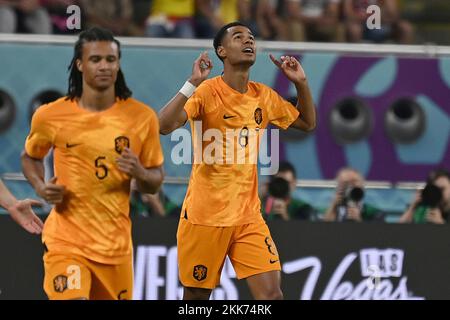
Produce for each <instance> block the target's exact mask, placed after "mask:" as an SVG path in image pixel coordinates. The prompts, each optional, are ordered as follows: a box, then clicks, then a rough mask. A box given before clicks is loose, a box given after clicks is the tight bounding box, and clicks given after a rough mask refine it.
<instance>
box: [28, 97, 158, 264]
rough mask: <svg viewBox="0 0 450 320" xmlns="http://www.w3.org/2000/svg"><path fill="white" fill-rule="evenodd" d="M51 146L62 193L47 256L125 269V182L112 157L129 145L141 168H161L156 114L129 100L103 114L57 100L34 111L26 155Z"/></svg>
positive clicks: (49, 227)
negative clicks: (76, 258) (67, 256)
mask: <svg viewBox="0 0 450 320" xmlns="http://www.w3.org/2000/svg"><path fill="white" fill-rule="evenodd" d="M51 147H53V148H54V169H55V176H56V177H57V178H58V179H57V184H60V185H63V186H65V188H66V191H67V192H66V194H65V195H64V200H63V203H62V204H61V205H57V206H55V207H54V208H53V210H52V211H51V213H50V215H49V217H48V218H47V220H46V222H45V226H44V231H43V241H44V243H45V244H46V246H47V247H48V249H49V252H61V253H64V254H68V253H74V254H78V255H81V256H84V257H86V258H88V259H90V260H93V261H96V262H100V263H106V264H119V263H123V262H124V261H126V259H129V258H130V255H131V253H132V243H131V222H130V218H129V193H130V177H129V176H128V175H127V174H125V173H123V172H121V171H120V170H119V169H118V167H117V165H116V159H117V158H118V157H119V156H120V153H121V152H122V150H123V148H124V147H129V148H130V149H131V150H132V152H133V153H134V154H136V155H137V156H138V157H139V159H140V161H141V164H142V165H143V166H144V167H146V168H149V167H155V166H160V165H161V164H162V163H163V155H162V151H161V145H160V141H159V123H158V118H157V116H156V113H155V112H154V111H153V110H152V109H151V108H149V107H148V106H146V105H144V104H143V103H141V102H139V101H137V100H134V99H131V98H129V99H127V100H116V103H115V104H114V105H113V106H112V107H110V108H109V109H107V110H105V111H101V112H91V111H88V110H85V109H83V108H81V107H80V106H79V105H78V103H77V102H75V101H73V102H72V101H69V100H67V101H66V100H65V98H61V99H59V100H57V101H55V102H53V103H50V104H47V105H43V106H41V107H40V108H39V109H38V110H37V111H36V112H35V114H34V116H33V119H32V122H31V131H30V134H29V135H28V137H27V140H26V143H25V150H26V152H27V154H28V155H29V156H30V157H32V158H37V159H42V158H43V157H44V156H45V155H46V154H47V152H48V151H49V150H50V148H51Z"/></svg>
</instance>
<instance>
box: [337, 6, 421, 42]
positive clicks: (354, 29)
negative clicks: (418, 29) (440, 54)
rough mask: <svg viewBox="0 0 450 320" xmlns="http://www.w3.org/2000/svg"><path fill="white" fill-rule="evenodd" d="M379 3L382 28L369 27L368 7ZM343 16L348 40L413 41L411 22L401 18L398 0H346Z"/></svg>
mask: <svg viewBox="0 0 450 320" xmlns="http://www.w3.org/2000/svg"><path fill="white" fill-rule="evenodd" d="M370 5H377V6H379V7H380V8H381V29H369V28H368V27H367V19H368V17H369V14H368V13H367V8H368V7H369V6H370ZM343 16H344V20H345V29H346V35H347V41H348V42H361V41H370V42H377V43H380V42H385V41H387V40H394V41H396V42H398V43H402V44H406V43H412V42H413V28H412V26H411V24H410V23H409V22H407V21H405V20H402V19H400V13H399V8H398V5H397V1H394V0H390V1H384V0H344V6H343Z"/></svg>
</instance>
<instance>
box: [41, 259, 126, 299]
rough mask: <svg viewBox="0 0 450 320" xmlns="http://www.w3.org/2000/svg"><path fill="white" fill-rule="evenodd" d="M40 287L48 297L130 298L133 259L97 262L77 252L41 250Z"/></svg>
mask: <svg viewBox="0 0 450 320" xmlns="http://www.w3.org/2000/svg"><path fill="white" fill-rule="evenodd" d="M44 269H45V276H44V290H45V293H46V294H47V296H48V298H49V299H50V300H69V299H90V300H131V299H132V298H133V261H132V258H131V257H130V261H129V262H126V263H123V264H119V265H107V264H101V263H98V262H95V261H92V260H89V259H86V258H84V257H82V256H78V255H73V254H70V255H65V254H59V253H49V252H46V253H45V254H44Z"/></svg>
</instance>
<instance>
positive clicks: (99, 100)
mask: <svg viewBox="0 0 450 320" xmlns="http://www.w3.org/2000/svg"><path fill="white" fill-rule="evenodd" d="M115 102H116V97H115V94H114V86H112V87H111V88H108V89H107V90H105V91H98V90H94V89H92V88H90V87H89V86H83V93H82V94H81V98H80V100H79V101H78V103H79V105H80V107H82V108H84V109H87V110H90V111H103V110H106V109H109V108H111V107H112V106H113V105H114V103H115Z"/></svg>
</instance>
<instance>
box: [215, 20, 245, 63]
mask: <svg viewBox="0 0 450 320" xmlns="http://www.w3.org/2000/svg"><path fill="white" fill-rule="evenodd" d="M236 26H243V27H246V28H248V29H249V30H250V27H249V26H247V25H246V24H245V23H242V22H239V21H234V22H230V23H228V24H226V25H224V26H223V27H222V28H220V30H219V31H218V32H217V34H216V36H215V37H214V41H213V46H214V51H215V52H216V55H217V56H218V57H219V59H220V60H221V61H223V59H222V57H221V56H219V54H218V53H217V48H219V46H221V45H222V40H223V37H224V36H225V34H226V33H227V30H228V28H231V27H236Z"/></svg>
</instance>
